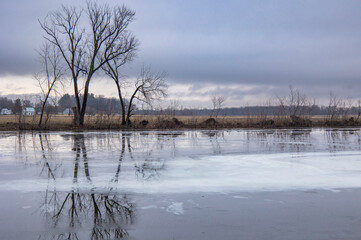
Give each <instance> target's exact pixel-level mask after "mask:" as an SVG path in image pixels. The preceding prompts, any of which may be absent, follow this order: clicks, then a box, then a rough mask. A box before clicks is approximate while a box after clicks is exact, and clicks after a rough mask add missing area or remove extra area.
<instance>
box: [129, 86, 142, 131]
mask: <svg viewBox="0 0 361 240" xmlns="http://www.w3.org/2000/svg"><path fill="white" fill-rule="evenodd" d="M139 89H140V87H137V88H136V89H135V91H134V93H133V95H132V96H131V97H130V100H129V106H128V112H127V120H126V122H127V125H128V126H129V125H130V116H131V112H132V104H133V99H134V97H135V95H136V94H137V92H138V90H139Z"/></svg>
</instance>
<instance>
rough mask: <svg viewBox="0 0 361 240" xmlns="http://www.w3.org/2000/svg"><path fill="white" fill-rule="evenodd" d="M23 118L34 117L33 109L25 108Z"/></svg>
mask: <svg viewBox="0 0 361 240" xmlns="http://www.w3.org/2000/svg"><path fill="white" fill-rule="evenodd" d="M23 115H24V116H34V115H35V109H34V108H33V107H26V108H25V109H24V110H23Z"/></svg>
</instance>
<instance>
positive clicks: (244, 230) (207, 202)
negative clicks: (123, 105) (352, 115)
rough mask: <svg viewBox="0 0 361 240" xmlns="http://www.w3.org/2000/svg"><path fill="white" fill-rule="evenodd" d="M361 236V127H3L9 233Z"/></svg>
mask: <svg viewBox="0 0 361 240" xmlns="http://www.w3.org/2000/svg"><path fill="white" fill-rule="evenodd" d="M360 238H361V130H360V129H358V128H357V129H304V130H299V129H298V130H292V129H287V130H231V131H223V130H215V131H209V130H205V131H147V132H142V131H134V132H133V131H123V132H119V131H109V132H108V131H107V132H81V133H79V132H44V133H39V132H21V133H19V132H3V133H1V134H0V239H170V240H173V239H267V240H269V239H360Z"/></svg>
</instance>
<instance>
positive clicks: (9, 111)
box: [0, 108, 13, 115]
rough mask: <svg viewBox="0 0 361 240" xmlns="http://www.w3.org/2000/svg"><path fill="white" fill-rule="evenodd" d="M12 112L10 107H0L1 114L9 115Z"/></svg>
mask: <svg viewBox="0 0 361 240" xmlns="http://www.w3.org/2000/svg"><path fill="white" fill-rule="evenodd" d="M12 113H13V112H12V111H11V110H10V109H7V108H2V109H1V112H0V114H1V115H10V114H12Z"/></svg>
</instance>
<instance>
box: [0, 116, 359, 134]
mask: <svg viewBox="0 0 361 240" xmlns="http://www.w3.org/2000/svg"><path fill="white" fill-rule="evenodd" d="M38 121H39V117H38V116H22V117H20V118H19V116H15V115H7V116H4V115H2V116H0V131H9V130H73V131H76V130H96V129H99V130H101V129H134V130H147V129H217V128H230V129H231V128H295V127H296V128H297V127H355V126H361V121H360V120H359V119H358V118H357V117H356V116H349V117H348V118H343V119H341V118H337V119H332V121H331V120H330V119H329V118H328V117H326V116H311V117H309V118H296V119H295V118H293V119H291V118H288V117H276V116H268V117H257V116H250V117H249V116H226V117H224V116H221V117H217V118H209V117H208V116H132V118H131V125H130V126H121V125H120V117H119V116H100V115H99V116H86V118H85V123H84V126H82V127H78V126H74V125H73V123H72V116H64V115H52V116H50V117H49V118H48V119H47V122H46V123H44V124H43V125H42V126H41V127H38Z"/></svg>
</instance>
